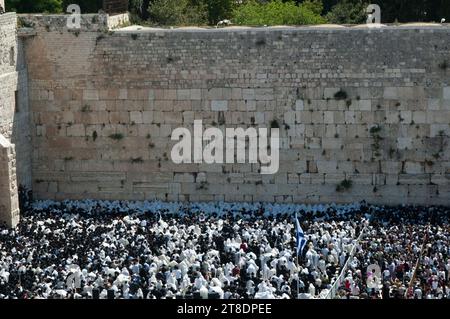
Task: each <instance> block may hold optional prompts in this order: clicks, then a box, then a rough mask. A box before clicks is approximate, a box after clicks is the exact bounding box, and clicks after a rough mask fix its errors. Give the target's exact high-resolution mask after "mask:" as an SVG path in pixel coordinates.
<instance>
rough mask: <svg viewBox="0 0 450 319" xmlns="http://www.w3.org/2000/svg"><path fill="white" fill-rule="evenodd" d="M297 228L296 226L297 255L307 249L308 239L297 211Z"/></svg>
mask: <svg viewBox="0 0 450 319" xmlns="http://www.w3.org/2000/svg"><path fill="white" fill-rule="evenodd" d="M295 228H296V238H297V256H298V255H301V254H302V252H303V249H305V246H306V241H307V240H306V238H305V233H304V232H303V229H302V227H301V226H300V223H299V222H298V218H297V213H295Z"/></svg>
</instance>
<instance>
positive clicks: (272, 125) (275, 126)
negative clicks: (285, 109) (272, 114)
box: [270, 119, 280, 128]
mask: <svg viewBox="0 0 450 319" xmlns="http://www.w3.org/2000/svg"><path fill="white" fill-rule="evenodd" d="M270 127H271V128H280V124H279V123H278V121H277V120H275V119H274V120H272V121H271V122H270Z"/></svg>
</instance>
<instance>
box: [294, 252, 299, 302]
mask: <svg viewBox="0 0 450 319" xmlns="http://www.w3.org/2000/svg"><path fill="white" fill-rule="evenodd" d="M295 260H296V262H297V296H296V297H295V299H298V295H299V292H300V272H299V270H300V267H299V264H298V254H296V257H295Z"/></svg>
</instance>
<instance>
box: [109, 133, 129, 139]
mask: <svg viewBox="0 0 450 319" xmlns="http://www.w3.org/2000/svg"><path fill="white" fill-rule="evenodd" d="M124 137H125V136H123V134H122V133H114V134H111V135H110V136H109V138H110V139H112V140H115V141H120V140H122V139H123V138H124Z"/></svg>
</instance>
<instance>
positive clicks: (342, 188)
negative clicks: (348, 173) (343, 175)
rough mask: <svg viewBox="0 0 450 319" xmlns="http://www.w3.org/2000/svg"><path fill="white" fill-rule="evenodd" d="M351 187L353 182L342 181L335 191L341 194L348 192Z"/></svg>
mask: <svg viewBox="0 0 450 319" xmlns="http://www.w3.org/2000/svg"><path fill="white" fill-rule="evenodd" d="M352 186H353V182H352V181H351V180H349V179H344V180H343V181H342V182H340V183H339V184H338V185H337V186H336V191H337V192H343V191H346V190H349V189H350V188H352Z"/></svg>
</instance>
